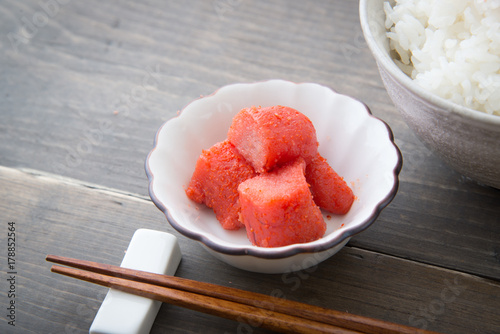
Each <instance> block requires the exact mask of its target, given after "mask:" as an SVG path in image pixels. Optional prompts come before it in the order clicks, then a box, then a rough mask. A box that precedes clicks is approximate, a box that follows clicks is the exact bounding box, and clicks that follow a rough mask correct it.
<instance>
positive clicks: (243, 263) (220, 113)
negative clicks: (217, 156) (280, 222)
mask: <svg viewBox="0 0 500 334" xmlns="http://www.w3.org/2000/svg"><path fill="white" fill-rule="evenodd" d="M253 105H256V106H263V107H265V106H272V105H285V106H289V107H292V108H295V109H297V110H299V111H300V112H302V113H303V114H305V115H306V116H307V117H309V119H310V120H311V121H312V122H313V124H314V126H315V128H316V132H317V138H318V141H319V151H320V153H321V154H322V155H323V156H324V157H325V158H326V159H327V160H328V162H329V163H330V165H331V166H332V167H333V168H334V169H335V170H336V171H337V173H338V174H339V175H341V176H343V177H344V179H345V180H346V181H347V183H348V184H349V185H351V187H352V188H353V191H354V194H355V196H356V200H355V201H354V203H353V206H352V208H351V210H350V211H349V212H348V213H347V214H346V215H343V216H335V215H332V214H329V213H328V212H324V217H325V221H326V223H327V231H326V233H325V235H324V237H323V238H321V239H319V240H316V241H313V242H309V243H302V244H294V245H289V246H285V247H276V248H263V247H257V246H253V245H252V244H251V243H250V241H249V240H248V238H247V236H246V232H245V230H244V229H241V230H239V231H227V230H224V229H223V228H222V227H221V225H220V224H219V222H218V221H217V219H216V218H215V215H214V213H213V211H212V210H211V209H208V208H205V207H204V206H200V205H198V204H196V203H194V202H192V201H191V200H189V199H188V198H187V196H186V195H185V192H184V188H185V186H186V185H187V184H188V182H189V180H190V178H191V176H192V173H193V171H194V167H195V164H196V161H197V159H198V157H199V155H200V153H201V151H202V150H203V149H207V148H210V147H211V146H212V145H214V144H215V143H217V142H220V141H223V140H224V139H226V136H227V130H228V129H229V126H230V124H231V121H232V119H233V117H234V115H235V114H236V113H237V112H239V111H240V110H241V109H242V108H245V107H249V106H253ZM401 166H402V158H401V153H400V151H399V149H398V147H397V146H396V145H395V143H394V139H393V135H392V131H391V129H390V128H389V126H388V125H387V124H386V123H384V122H383V121H381V120H379V119H378V118H376V117H373V116H372V115H371V113H370V111H369V110H368V108H367V107H366V106H365V105H364V104H363V103H361V102H359V101H357V100H354V99H352V98H350V97H348V96H345V95H341V94H337V93H335V92H334V91H332V90H331V89H329V88H327V87H324V86H321V85H318V84H313V83H301V84H296V83H292V82H288V81H282V80H270V81H265V82H257V83H248V84H246V83H242V84H234V85H229V86H225V87H222V88H221V89H219V90H217V91H216V92H215V93H214V94H212V95H209V96H205V97H202V98H200V99H197V100H195V101H194V102H192V103H190V104H189V105H187V106H186V107H185V108H184V109H183V110H182V112H181V113H180V114H179V115H178V116H177V117H175V118H173V119H171V120H169V121H167V122H166V123H165V124H163V126H162V127H161V128H160V129H159V130H158V132H157V135H156V140H155V144H154V148H153V150H152V151H151V152H150V153H149V155H148V157H147V159H146V164H145V168H146V173H147V175H148V178H149V193H150V196H151V199H152V200H153V202H154V203H155V204H156V206H157V207H158V208H159V209H160V210H161V211H163V212H164V213H165V216H166V217H167V219H168V221H169V222H170V224H171V225H172V226H173V227H174V228H175V229H176V230H177V231H178V232H180V233H181V234H183V235H185V236H187V237H189V238H191V239H193V240H196V241H198V242H199V243H200V244H201V245H203V246H204V248H205V249H206V250H207V251H208V252H209V253H211V254H212V255H214V256H215V257H217V258H219V259H221V260H222V261H224V262H226V263H228V264H230V265H232V266H234V267H237V268H240V269H244V270H248V271H254V272H261V273H285V272H291V271H297V270H302V269H306V268H309V267H311V266H315V265H317V264H318V263H320V262H322V261H324V260H326V259H327V258H329V257H330V256H332V255H333V254H335V253H336V252H338V251H339V250H340V249H341V248H342V247H343V246H344V245H345V244H346V243H347V242H348V241H349V239H350V238H351V237H352V236H353V235H355V234H357V233H359V232H361V231H363V230H365V229H366V228H367V227H368V226H370V224H372V223H373V222H374V221H375V220H376V218H377V216H378V215H379V213H380V212H381V210H382V209H383V208H385V207H386V206H387V205H388V204H389V203H390V202H391V201H392V199H393V198H394V196H395V195H396V192H397V188H398V175H399V172H400V170H401Z"/></svg>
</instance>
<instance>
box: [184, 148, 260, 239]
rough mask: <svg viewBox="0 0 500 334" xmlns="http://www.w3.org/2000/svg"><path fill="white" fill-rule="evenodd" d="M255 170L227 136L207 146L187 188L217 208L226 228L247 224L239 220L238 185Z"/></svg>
mask: <svg viewBox="0 0 500 334" xmlns="http://www.w3.org/2000/svg"><path fill="white" fill-rule="evenodd" d="M255 175H256V174H255V171H254V169H253V168H252V166H250V165H249V164H248V163H247V162H246V160H245V159H244V158H243V157H242V156H241V155H240V154H239V153H238V151H237V150H236V148H235V147H234V146H233V145H232V144H231V143H230V142H229V141H227V140H225V141H223V142H220V143H217V144H215V145H214V146H212V147H211V148H210V149H208V150H203V152H202V154H201V155H200V157H199V158H198V161H197V162H196V167H195V170H194V173H193V176H192V178H191V181H190V182H189V185H188V187H187V188H186V194H187V196H188V197H189V198H190V199H191V200H193V201H195V202H197V203H200V204H205V205H206V206H208V207H210V208H212V209H213V210H214V213H215V216H216V217H217V220H219V222H220V223H221V225H222V227H223V228H224V229H226V230H237V229H239V228H241V227H243V224H242V223H241V222H240V221H239V219H238V218H239V212H240V205H239V201H238V185H239V184H240V183H241V182H242V181H244V180H246V179H248V178H251V177H253V176H255Z"/></svg>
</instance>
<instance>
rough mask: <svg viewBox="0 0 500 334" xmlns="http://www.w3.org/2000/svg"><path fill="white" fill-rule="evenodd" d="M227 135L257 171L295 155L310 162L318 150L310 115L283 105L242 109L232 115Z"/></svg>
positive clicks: (264, 170) (261, 171)
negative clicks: (308, 116)
mask: <svg viewBox="0 0 500 334" xmlns="http://www.w3.org/2000/svg"><path fill="white" fill-rule="evenodd" d="M227 138H228V140H229V141H230V142H231V143H232V144H233V145H234V146H236V148H237V149H238V151H239V152H240V153H241V155H243V157H245V159H247V160H248V161H249V162H250V164H251V165H252V166H253V167H254V169H255V171H257V172H258V173H263V172H266V171H269V170H271V169H272V168H273V167H274V166H276V165H281V164H283V163H286V162H288V161H292V160H294V159H296V158H298V157H302V158H304V160H305V161H306V162H309V161H310V160H311V159H312V158H313V157H315V156H316V153H317V150H318V141H317V139H316V130H315V129H314V126H313V124H312V122H311V121H310V120H309V118H307V116H305V115H304V114H302V113H300V112H298V111H297V110H295V109H292V108H289V107H284V106H273V107H267V108H256V107H251V108H245V109H242V110H241V111H240V112H239V113H238V114H237V115H236V116H235V117H234V118H233V122H232V124H231V127H230V128H229V131H228V137H227Z"/></svg>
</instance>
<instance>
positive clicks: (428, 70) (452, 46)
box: [384, 0, 500, 116]
mask: <svg viewBox="0 0 500 334" xmlns="http://www.w3.org/2000/svg"><path fill="white" fill-rule="evenodd" d="M391 3H395V4H394V5H391ZM391 3H389V2H388V1H386V2H385V3H384V10H385V13H386V22H385V27H386V29H387V37H388V38H389V41H390V43H389V44H390V49H391V53H392V56H393V58H394V61H395V62H396V63H397V65H398V66H399V67H400V68H401V69H402V70H403V71H404V72H405V73H406V74H407V75H408V76H410V77H411V78H412V79H414V80H415V81H416V82H417V83H418V84H419V85H420V86H422V87H424V88H426V89H428V90H429V91H431V92H433V93H435V94H437V95H439V96H441V97H443V98H445V99H449V100H451V101H453V102H455V103H457V104H460V105H464V106H466V107H469V108H472V109H475V110H479V111H483V112H486V113H488V114H494V115H499V116H500V0H396V1H395V2H394V1H391Z"/></svg>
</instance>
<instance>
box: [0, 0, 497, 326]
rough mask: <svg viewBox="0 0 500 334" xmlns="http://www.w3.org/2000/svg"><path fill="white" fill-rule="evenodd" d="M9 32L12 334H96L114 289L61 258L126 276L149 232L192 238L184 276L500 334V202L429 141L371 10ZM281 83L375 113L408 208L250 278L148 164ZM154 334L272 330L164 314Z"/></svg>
mask: <svg viewBox="0 0 500 334" xmlns="http://www.w3.org/2000/svg"><path fill="white" fill-rule="evenodd" d="M0 32H1V38H0V48H1V51H2V52H1V53H0V199H1V201H0V213H1V215H0V216H1V221H0V222H1V224H0V240H1V245H2V246H1V252H3V253H2V254H3V256H2V258H3V259H2V260H1V261H0V268H1V280H0V307H1V309H2V310H3V311H2V312H0V318H1V320H0V332H1V333H84V332H87V331H88V329H89V327H90V324H91V323H92V320H93V318H94V316H95V314H96V312H97V310H98V308H99V306H100V303H101V301H102V299H103V298H104V296H105V294H106V291H107V289H106V288H102V287H99V286H94V285H91V284H88V283H84V282H81V281H77V280H74V279H71V278H66V277H63V276H59V275H55V274H52V273H51V272H50V271H49V268H50V264H48V263H46V262H45V260H44V259H45V256H46V255H47V254H49V253H52V254H57V255H65V256H72V257H77V258H83V259H89V260H94V261H99V262H105V263H111V264H119V263H120V262H121V259H122V258H123V255H124V250H125V249H126V247H127V245H128V242H129V240H130V238H131V236H132V234H133V233H134V231H135V230H136V229H138V228H150V229H156V230H162V231H168V232H171V233H173V234H175V235H176V236H177V237H178V238H179V242H180V245H181V249H182V252H183V260H182V262H181V264H180V266H179V269H178V271H177V275H178V276H181V277H186V278H191V279H196V280H203V281H208V282H212V283H217V284H221V285H226V286H232V287H237V288H242V289H247V290H251V291H256V292H261V293H265V294H270V293H271V292H272V291H273V290H275V289H280V290H281V291H282V292H283V295H284V296H285V298H287V299H290V300H298V301H303V302H306V303H310V304H315V305H319V306H323V307H328V308H332V309H336V310H340V311H346V312H350V313H354V314H359V315H364V316H369V317H374V318H379V319H383V320H388V321H392V322H396V323H400V324H405V325H410V326H415V327H420V328H427V329H431V330H435V331H440V332H444V333H500V218H499V217H500V205H499V204H500V191H499V190H496V189H492V188H488V187H484V186H481V185H478V184H476V183H475V182H474V181H472V180H470V179H468V178H466V177H463V176H461V175H459V174H458V173H456V172H454V171H453V170H451V169H450V168H448V167H447V166H446V165H444V164H443V163H442V162H441V161H440V160H439V159H438V158H437V157H436V156H434V155H433V154H432V153H431V152H430V151H429V150H427V149H426V148H425V147H424V146H423V145H422V144H421V143H420V142H419V141H418V139H417V138H416V137H415V136H414V134H412V133H411V131H410V130H409V129H408V127H407V126H406V124H405V123H404V122H403V120H402V119H401V117H400V116H399V114H398V112H397V110H396V109H395V107H394V106H393V104H392V103H391V101H390V100H389V98H388V96H387V94H386V92H385V90H384V87H383V85H382V83H381V81H380V78H379V75H378V72H377V69H376V65H375V62H374V60H373V59H372V57H371V55H370V52H369V50H368V48H367V46H366V44H365V42H364V39H363V36H362V33H361V30H360V25H359V20H358V2H357V1H353V0H350V1H342V0H329V1H326V0H324V1H314V2H312V1H311V2H306V1H273V2H268V1H250V0H213V1H182V2H181V1H154V0H148V1H127V0H123V1H107V2H105V1H97V0H91V1H69V0H64V1H63V0H44V1H35V0H26V1H14V0H4V1H1V2H0ZM272 78H280V79H285V80H291V81H295V82H316V83H320V84H323V85H326V86H329V87H331V88H332V89H334V90H336V91H338V92H340V93H343V94H347V95H350V96H353V97H355V98H357V99H359V100H361V101H363V102H365V103H366V104H368V106H369V107H370V109H371V110H372V112H373V114H374V115H375V116H377V117H380V118H382V119H383V120H385V121H386V122H387V123H388V124H389V125H390V126H391V128H392V130H393V132H394V135H395V138H396V143H397V145H398V146H399V148H400V149H401V151H402V154H403V158H404V166H403V170H402V172H401V175H400V181H401V183H400V187H399V192H398V195H397V196H396V198H395V199H394V201H393V202H392V203H391V204H390V205H389V207H387V208H386V209H385V210H384V211H383V212H382V214H381V215H380V217H379V218H378V220H377V221H376V222H375V223H374V224H373V225H372V226H371V227H370V228H369V229H368V230H366V231H364V232H363V233H361V234H359V235H357V236H355V237H354V238H352V240H351V241H350V242H349V243H348V245H347V246H346V247H345V248H344V249H343V250H341V251H340V252H339V253H338V254H336V255H335V256H333V257H332V258H330V259H329V260H327V261H325V262H323V263H322V264H320V265H319V266H317V267H315V268H313V269H311V270H309V271H303V272H296V273H290V274H286V275H264V274H256V273H249V272H245V271H242V270H238V269H235V268H232V267H230V266H228V265H226V264H224V263H222V262H220V261H218V260H216V259H215V258H213V257H211V256H210V255H209V254H208V253H207V252H206V251H205V250H204V249H202V247H200V246H199V245H198V244H196V243H195V242H193V241H191V240H189V239H187V238H185V237H183V236H182V235H179V234H178V233H177V232H176V231H175V230H173V229H172V228H171V227H170V226H169V225H168V223H167V221H166V219H165V217H164V216H163V215H162V213H161V212H160V211H159V210H158V209H157V208H156V207H155V206H154V205H153V203H152V202H151V200H150V199H149V196H148V193H147V185H148V184H147V178H146V176H145V173H144V167H143V166H144V160H145V157H146V155H147V153H148V152H149V150H150V149H151V148H152V145H153V138H154V135H155V133H156V130H157V129H158V128H159V127H160V126H161V124H162V123H163V122H164V121H166V120H168V119H170V118H171V117H173V116H175V115H176V112H177V111H178V110H179V109H182V107H183V106H185V105H186V104H187V103H188V102H189V101H191V100H193V99H195V98H197V97H198V96H200V95H207V94H210V93H212V92H213V91H214V90H216V89H217V88H218V87H220V86H223V85H226V84H231V83H235V82H253V81H260V80H265V79H272ZM9 227H10V228H11V231H12V227H13V228H14V229H15V236H16V240H15V250H14V251H15V254H14V253H11V254H10V253H9V249H8V245H7V244H8V241H9V240H8V233H9ZM11 250H12V249H11ZM10 255H13V256H10ZM9 258H14V259H15V263H14V264H12V263H11V264H10V265H9V263H8V262H9V260H8V259H9ZM12 265H13V267H10V266H12ZM9 272H15V274H9ZM12 275H13V276H14V278H15V280H14V281H9V278H10V276H12ZM12 289H13V290H14V294H15V296H12V295H11V293H12ZM11 301H14V302H15V310H14V312H12V310H9V309H8V308H9V307H10V303H11ZM12 314H14V317H15V323H14V324H15V326H12V325H9V321H12V320H11V318H9V315H12ZM152 332H153V333H163V332H170V333H201V332H203V333H233V332H236V333H264V332H266V331H264V330H261V329H258V328H252V327H250V326H249V325H248V324H244V323H237V322H233V321H230V320H225V319H220V318H216V317H212V316H208V315H204V314H201V313H197V312H194V311H189V310H185V309H181V308H178V307H174V306H170V305H166V304H164V305H163V306H162V308H161V309H160V312H159V314H158V317H157V318H156V321H155V324H154V326H153V329H152Z"/></svg>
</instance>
